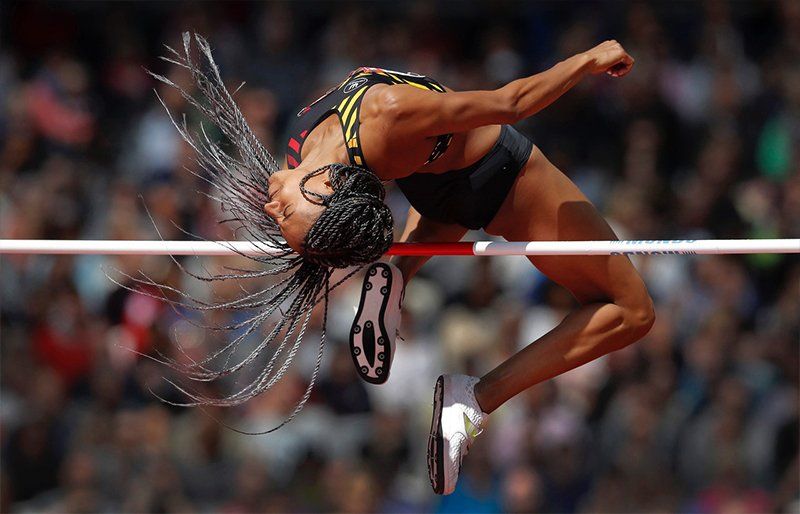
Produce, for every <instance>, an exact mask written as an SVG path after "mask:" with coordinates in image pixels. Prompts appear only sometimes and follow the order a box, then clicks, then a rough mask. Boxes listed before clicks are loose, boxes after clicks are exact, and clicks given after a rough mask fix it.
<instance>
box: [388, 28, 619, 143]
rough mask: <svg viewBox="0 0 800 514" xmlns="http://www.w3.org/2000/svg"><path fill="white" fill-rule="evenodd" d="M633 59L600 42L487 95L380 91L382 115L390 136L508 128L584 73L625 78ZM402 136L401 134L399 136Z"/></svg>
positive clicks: (611, 43)
mask: <svg viewBox="0 0 800 514" xmlns="http://www.w3.org/2000/svg"><path fill="white" fill-rule="evenodd" d="M632 66H633V58H632V57H631V56H630V55H628V53H627V52H626V51H625V49H624V48H622V45H620V44H619V43H617V42H616V41H606V42H604V43H601V44H599V45H597V46H596V47H594V48H592V49H591V50H589V51H587V52H583V53H580V54H578V55H575V56H572V57H570V58H569V59H566V60H564V61H562V62H560V63H558V64H556V65H555V66H553V67H552V68H550V69H549V70H547V71H543V72H542V73H537V74H536V75H532V76H530V77H526V78H522V79H519V80H515V81H513V82H511V83H509V84H507V85H505V86H503V87H501V88H499V89H495V90H493V91H461V92H447V93H436V92H432V91H425V90H422V89H420V88H416V87H412V86H395V87H387V88H384V89H383V90H382V91H381V92H380V102H381V105H382V107H383V113H384V114H385V115H386V116H388V117H389V118H390V120H391V123H392V131H393V135H394V136H395V137H398V136H400V137H402V136H403V135H406V136H417V137H418V136H435V135H439V134H446V133H452V132H463V131H466V130H470V129H473V128H476V127H481V126H484V125H495V124H506V123H509V124H513V123H516V122H518V121H520V120H522V119H524V118H527V117H529V116H533V115H534V114H536V113H537V112H539V111H541V110H542V109H544V108H545V107H547V106H548V105H550V104H551V103H553V102H554V101H555V100H556V99H557V98H558V97H560V96H561V95H563V94H564V93H566V92H567V91H569V90H570V89H571V88H572V87H573V86H575V84H577V83H578V82H580V80H581V79H583V77H585V76H586V75H589V74H599V73H607V74H609V75H611V76H613V77H622V76H624V75H626V74H627V73H628V72H629V71H630V70H631V67H632ZM404 133H405V134H404Z"/></svg>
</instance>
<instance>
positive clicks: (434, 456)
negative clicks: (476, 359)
mask: <svg viewBox="0 0 800 514" xmlns="http://www.w3.org/2000/svg"><path fill="white" fill-rule="evenodd" d="M443 403H444V377H443V376H440V377H439V378H438V379H437V380H436V387H435V388H434V390H433V418H432V419H431V433H430V437H428V477H429V478H430V479H431V487H432V488H433V492H434V493H436V494H442V493H443V492H444V486H445V484H444V481H445V473H444V452H445V447H444V437H442V404H443Z"/></svg>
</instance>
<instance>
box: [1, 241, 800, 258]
mask: <svg viewBox="0 0 800 514" xmlns="http://www.w3.org/2000/svg"><path fill="white" fill-rule="evenodd" d="M271 253H272V254H277V253H282V250H280V249H278V248H276V247H274V246H271V245H269V244H266V243H252V242H249V241H123V240H52V239H0V254H62V255H64V254H69V255H216V256H225V255H236V254H244V255H250V256H263V255H269V254H271ZM758 253H800V239H673V240H628V241H527V242H526V241H520V242H515V241H474V242H466V241H465V242H458V243H395V244H393V245H392V247H391V248H390V249H389V251H388V252H387V255H418V256H434V255H703V254H758Z"/></svg>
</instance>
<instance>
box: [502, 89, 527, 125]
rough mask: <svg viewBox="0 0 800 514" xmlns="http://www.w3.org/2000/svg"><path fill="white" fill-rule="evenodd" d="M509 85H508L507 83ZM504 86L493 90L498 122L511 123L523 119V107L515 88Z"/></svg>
mask: <svg viewBox="0 0 800 514" xmlns="http://www.w3.org/2000/svg"><path fill="white" fill-rule="evenodd" d="M509 86H510V85H509ZM509 86H505V87H502V88H500V89H498V90H496V91H495V93H496V100H495V101H496V105H497V113H498V118H499V119H498V122H499V123H503V124H509V125H513V124H514V123H517V122H519V121H522V120H523V119H525V107H524V105H523V102H522V98H521V96H520V95H519V94H518V91H516V90H515V88H512V87H509Z"/></svg>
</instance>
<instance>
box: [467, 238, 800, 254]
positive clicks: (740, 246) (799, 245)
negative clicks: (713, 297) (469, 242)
mask: <svg viewBox="0 0 800 514" xmlns="http://www.w3.org/2000/svg"><path fill="white" fill-rule="evenodd" d="M752 253H800V239H698V240H687V239H683V240H666V241H555V242H551V241H531V242H527V243H526V242H494V241H491V242H487V241H483V242H480V241H479V242H476V243H475V255H701V254H752Z"/></svg>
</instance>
